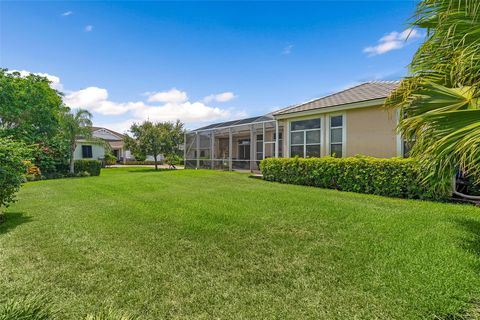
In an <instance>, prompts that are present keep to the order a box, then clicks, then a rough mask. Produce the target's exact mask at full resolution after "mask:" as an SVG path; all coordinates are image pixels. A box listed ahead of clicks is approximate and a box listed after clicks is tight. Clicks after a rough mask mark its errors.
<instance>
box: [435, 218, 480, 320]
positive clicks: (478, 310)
mask: <svg viewBox="0 0 480 320" xmlns="http://www.w3.org/2000/svg"><path fill="white" fill-rule="evenodd" d="M455 222H456V223H457V224H458V226H459V227H460V228H462V229H463V230H465V231H467V232H468V235H467V236H466V237H465V238H464V239H463V243H462V244H461V247H462V248H463V249H464V250H466V251H468V252H472V253H474V254H475V255H477V256H478V257H479V258H480V222H479V221H477V220H473V219H467V218H462V219H456V220H455ZM473 268H474V270H475V271H476V272H477V273H480V263H478V262H477V263H476V264H475V265H474V266H473ZM434 319H435V320H467V319H469V320H470V319H480V301H479V300H472V301H469V302H468V303H467V305H466V307H465V308H464V309H463V310H460V311H459V312H458V313H452V314H446V315H441V316H435V317H434Z"/></svg>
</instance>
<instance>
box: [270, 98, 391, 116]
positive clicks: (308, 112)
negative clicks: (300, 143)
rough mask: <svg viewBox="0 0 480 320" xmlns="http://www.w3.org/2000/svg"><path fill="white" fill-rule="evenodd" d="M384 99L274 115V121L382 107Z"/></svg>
mask: <svg viewBox="0 0 480 320" xmlns="http://www.w3.org/2000/svg"><path fill="white" fill-rule="evenodd" d="M385 99H386V98H379V99H372V100H366V101H360V102H352V103H346V104H341V105H335V106H331V107H323V108H316V109H310V110H303V111H293V112H288V113H280V114H275V115H274V118H275V119H276V120H282V119H288V118H294V117H295V118H296V117H300V116H308V115H312V114H322V113H328V112H335V111H341V110H348V109H356V108H367V107H374V106H379V105H383V104H384V103H385Z"/></svg>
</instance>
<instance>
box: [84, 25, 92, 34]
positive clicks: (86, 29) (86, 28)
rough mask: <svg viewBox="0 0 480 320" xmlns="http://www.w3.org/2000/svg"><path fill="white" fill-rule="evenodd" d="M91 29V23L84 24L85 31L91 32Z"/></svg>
mask: <svg viewBox="0 0 480 320" xmlns="http://www.w3.org/2000/svg"><path fill="white" fill-rule="evenodd" d="M91 31H93V26H92V25H90V24H89V25H87V26H85V32H91Z"/></svg>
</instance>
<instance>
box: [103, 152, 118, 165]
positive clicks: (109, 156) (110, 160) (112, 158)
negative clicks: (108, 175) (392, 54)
mask: <svg viewBox="0 0 480 320" xmlns="http://www.w3.org/2000/svg"><path fill="white" fill-rule="evenodd" d="M105 163H106V164H107V165H109V166H111V165H114V164H116V163H117V157H115V156H114V155H113V154H111V153H107V154H105Z"/></svg>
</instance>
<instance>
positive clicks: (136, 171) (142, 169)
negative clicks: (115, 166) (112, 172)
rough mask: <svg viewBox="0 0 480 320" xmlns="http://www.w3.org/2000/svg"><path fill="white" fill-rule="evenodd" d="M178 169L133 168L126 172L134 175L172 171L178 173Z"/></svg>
mask: <svg viewBox="0 0 480 320" xmlns="http://www.w3.org/2000/svg"><path fill="white" fill-rule="evenodd" d="M178 170H179V169H166V168H158V170H155V168H135V169H133V168H132V169H131V170H128V172H135V173H142V172H167V171H168V172H173V171H178Z"/></svg>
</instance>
